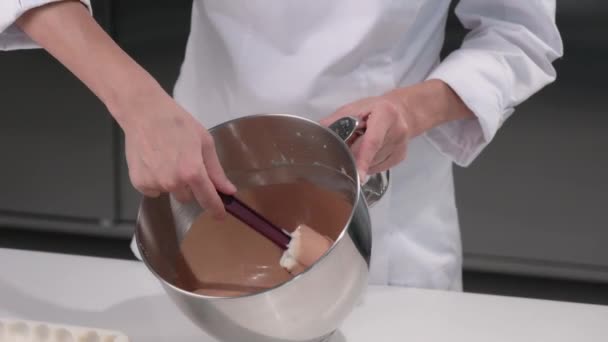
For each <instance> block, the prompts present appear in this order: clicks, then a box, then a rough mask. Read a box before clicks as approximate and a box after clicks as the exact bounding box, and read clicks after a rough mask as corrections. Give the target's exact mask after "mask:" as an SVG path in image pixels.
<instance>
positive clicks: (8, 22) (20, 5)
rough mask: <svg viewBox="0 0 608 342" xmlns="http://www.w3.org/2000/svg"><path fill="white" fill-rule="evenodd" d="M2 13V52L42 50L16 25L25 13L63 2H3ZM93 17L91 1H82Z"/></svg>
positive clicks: (53, 0) (36, 0) (47, 0)
mask: <svg viewBox="0 0 608 342" xmlns="http://www.w3.org/2000/svg"><path fill="white" fill-rule="evenodd" d="M2 1H6V3H4V4H2V5H1V6H0V8H1V9H2V11H1V13H0V51H2V50H4V51H7V50H20V49H37V48H40V46H39V45H38V44H36V43H35V42H34V41H33V40H32V39H30V37H28V36H27V35H26V34H25V33H24V32H23V31H21V29H19V28H18V27H17V26H16V25H15V24H14V23H15V21H16V20H17V19H18V18H19V17H20V16H21V15H22V14H23V13H25V12H27V11H29V10H31V9H33V8H36V7H39V6H42V5H46V4H49V3H52V2H58V1H62V0H2ZM80 2H81V3H82V4H83V5H85V6H86V7H87V9H88V10H89V13H91V15H93V8H92V7H91V0H80Z"/></svg>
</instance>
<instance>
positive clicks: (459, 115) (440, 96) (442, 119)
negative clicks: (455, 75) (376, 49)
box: [387, 79, 474, 138]
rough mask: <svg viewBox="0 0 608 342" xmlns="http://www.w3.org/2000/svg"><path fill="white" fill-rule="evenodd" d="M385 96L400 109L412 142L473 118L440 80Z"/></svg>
mask: <svg viewBox="0 0 608 342" xmlns="http://www.w3.org/2000/svg"><path fill="white" fill-rule="evenodd" d="M387 95H388V96H390V97H393V98H394V99H396V101H397V102H398V103H399V105H400V106H401V108H402V109H403V110H402V113H404V115H406V118H405V120H406V122H407V123H408V126H410V131H411V137H412V138H413V137H415V136H417V135H420V134H422V133H424V132H426V131H427V130H430V129H432V128H433V127H436V126H439V125H441V124H443V123H446V122H449V121H453V120H459V119H466V118H473V117H474V114H473V112H471V111H470V110H469V108H468V107H467V106H466V105H465V104H464V103H463V102H462V100H461V99H460V97H459V96H458V95H457V94H456V93H455V92H454V90H453V89H452V88H451V87H450V86H449V85H448V84H447V83H445V82H443V81H441V80H435V79H433V80H427V81H424V82H421V83H418V84H416V85H413V86H409V87H404V88H399V89H395V90H393V91H391V92H389V93H388V94H387Z"/></svg>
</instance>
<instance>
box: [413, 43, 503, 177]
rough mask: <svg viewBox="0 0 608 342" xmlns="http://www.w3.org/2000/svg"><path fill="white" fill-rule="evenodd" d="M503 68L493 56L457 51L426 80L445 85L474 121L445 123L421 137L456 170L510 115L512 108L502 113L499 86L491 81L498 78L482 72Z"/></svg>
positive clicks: (472, 157)
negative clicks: (468, 111) (450, 161)
mask: <svg viewBox="0 0 608 342" xmlns="http://www.w3.org/2000/svg"><path fill="white" fill-rule="evenodd" d="M473 63H474V64H473ZM503 68H504V66H503V65H502V64H501V62H500V61H499V60H498V59H496V57H494V56H488V55H487V54H485V53H483V52H481V51H470V50H469V51H458V50H457V51H454V52H453V53H452V54H450V55H449V56H448V57H447V58H446V59H445V60H444V61H443V62H442V63H441V64H439V66H438V67H437V68H436V69H435V70H434V71H433V72H431V74H430V75H429V76H428V77H427V79H438V80H441V81H443V82H445V83H446V84H448V85H449V86H450V87H451V88H452V89H453V90H454V92H455V93H456V94H457V95H458V96H459V97H460V98H461V99H462V101H463V102H464V104H465V105H466V106H467V107H468V108H469V109H470V110H471V111H472V112H473V114H474V115H475V119H472V120H471V119H468V120H457V121H451V122H447V123H445V124H442V125H440V126H437V127H435V128H433V129H431V130H429V131H427V132H426V133H425V134H424V136H425V137H426V138H427V139H428V140H429V141H430V143H431V144H432V145H433V146H434V147H435V148H437V149H438V150H439V152H441V153H442V154H444V155H446V156H448V157H449V158H450V159H452V161H453V162H454V163H456V164H457V165H459V166H468V165H470V164H471V163H472V162H473V161H474V160H475V158H477V156H478V155H479V154H480V153H481V152H482V151H483V149H484V148H485V147H486V146H487V145H488V143H489V142H490V141H491V140H492V139H493V138H494V136H495V135H496V132H497V131H498V129H499V128H500V126H501V125H502V123H503V122H504V121H505V120H506V118H507V117H508V116H509V115H511V113H513V109H512V108H508V109H503V108H504V107H503V99H502V96H501V94H502V92H501V90H500V89H497V88H496V87H497V84H500V82H495V78H497V77H501V76H502V75H495V74H494V75H491V74H487V73H484V72H483V70H496V71H500V70H503ZM480 71H481V72H480Z"/></svg>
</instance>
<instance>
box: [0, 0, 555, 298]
mask: <svg viewBox="0 0 608 342" xmlns="http://www.w3.org/2000/svg"><path fill="white" fill-rule="evenodd" d="M449 5H450V0H402V1H388V0H368V1H351V0H331V1H296V0H283V1H270V0H267V1H244V0H241V1H238V0H232V1H227V0H194V1H193V4H192V22H191V31H190V35H189V38H188V43H187V46H186V54H185V60H184V62H183V64H182V67H181V73H180V75H179V79H178V80H177V83H176V85H175V89H174V91H173V94H172V95H173V96H171V95H170V94H167V93H166V92H165V91H164V90H163V89H162V88H161V86H160V85H159V84H158V83H157V82H156V81H155V80H154V79H153V78H152V77H151V76H150V74H149V73H147V72H146V71H145V70H144V69H143V68H142V67H141V66H139V65H138V64H137V63H136V62H134V61H133V60H132V59H131V58H130V57H129V56H128V55H127V54H126V53H125V52H123V51H122V50H121V49H120V48H119V47H118V46H117V45H116V44H115V43H114V42H113V41H112V40H111V39H110V37H108V35H106V33H105V32H104V31H103V30H102V29H101V28H100V27H99V26H98V25H97V24H96V22H95V21H94V20H93V19H92V17H91V13H92V11H91V6H90V3H89V2H88V1H80V2H79V1H68V0H64V1H50V0H27V1H25V0H2V1H1V2H0V49H3V50H11V49H26V48H36V47H42V48H44V49H46V50H47V51H48V52H49V53H50V54H51V55H53V56H54V57H55V58H56V59H57V60H59V61H60V62H61V63H63V64H64V65H65V66H66V67H67V68H68V69H69V70H70V71H71V72H72V73H74V74H75V75H76V76H77V77H78V78H79V79H80V80H81V81H82V82H83V83H84V84H85V85H86V86H87V87H88V88H89V89H90V90H91V91H93V92H94V93H95V94H96V95H97V96H98V97H99V99H100V100H101V101H102V102H103V103H104V104H105V105H106V107H107V108H108V110H109V112H110V113H111V114H112V116H113V118H114V119H115V120H116V121H117V123H118V124H119V125H120V127H121V128H122V130H123V131H124V133H125V137H126V156H127V162H128V166H129V175H130V178H131V181H132V183H133V185H134V186H135V187H136V188H137V189H138V190H139V191H140V192H141V193H143V194H146V195H148V196H157V195H159V194H160V193H163V192H170V193H171V194H172V195H173V196H175V198H177V199H178V200H180V201H188V200H192V199H195V200H197V201H198V202H199V203H200V204H201V205H202V206H203V207H205V208H207V209H209V210H211V211H212V212H213V213H214V214H215V215H216V216H218V217H219V216H222V215H225V213H224V210H223V208H222V204H221V202H220V199H219V198H218V196H217V192H216V189H217V190H219V191H222V192H225V193H234V192H235V191H236V188H235V187H234V185H233V184H231V182H230V181H229V180H228V178H227V177H226V176H225V174H224V171H223V170H222V167H221V165H220V163H219V161H218V158H217V155H216V152H215V148H214V144H213V139H212V138H211V136H210V135H209V133H208V132H207V130H206V128H205V127H212V126H214V125H217V124H219V123H221V122H223V121H226V120H230V119H234V118H236V117H239V116H244V115H249V114H254V113H292V114H296V115H301V116H305V117H307V118H310V119H313V120H317V121H319V122H320V123H321V124H323V125H328V124H329V123H331V122H332V121H334V120H336V119H337V118H339V117H341V116H347V115H351V116H352V115H354V116H357V117H359V118H361V119H363V120H365V121H366V127H367V131H366V133H365V134H364V135H363V136H362V137H361V138H360V139H359V140H358V142H357V143H356V144H355V145H354V146H353V154H354V156H355V159H356V161H357V166H358V170H359V173H360V176H361V178H362V179H363V178H364V177H365V175H369V174H372V173H375V172H380V171H383V170H387V169H390V170H391V177H392V178H391V181H392V183H391V186H390V188H389V190H388V192H387V194H386V195H385V196H384V197H383V199H382V200H381V201H380V202H379V203H378V204H377V205H376V206H375V207H374V208H373V209H372V210H371V214H372V223H373V252H372V264H371V277H370V278H371V283H374V284H385V285H396V286H410V287H423V288H435V289H447V290H456V291H458V290H461V288H462V277H461V272H462V271H461V264H462V256H461V254H462V251H461V242H460V232H459V225H458V213H457V208H456V205H455V200H454V183H453V177H452V165H453V163H455V164H457V165H460V166H467V165H469V164H470V163H471V162H472V161H473V160H474V159H475V158H476V157H477V156H478V155H479V154H480V152H482V150H483V149H484V147H485V146H487V144H488V143H490V141H491V140H492V138H493V137H494V135H495V134H496V132H497V130H498V129H499V128H500V127H501V125H502V124H503V123H504V122H505V120H506V119H507V118H508V117H509V116H510V115H511V114H512V113H513V112H514V108H515V107H516V106H517V105H518V104H520V103H521V102H522V101H524V100H526V99H527V98H528V97H530V96H531V95H533V94H534V93H535V92H537V91H538V90H540V89H541V88H543V87H544V86H546V85H547V84H549V83H551V82H553V81H554V80H555V77H556V73H555V70H554V68H553V66H552V62H553V61H554V60H556V59H557V58H559V57H560V56H562V53H563V52H562V49H563V47H562V41H561V37H560V34H559V32H558V29H557V27H556V24H555V7H556V4H555V0H538V1H529V0H461V1H460V2H459V4H458V5H457V7H456V14H457V16H458V18H459V19H460V21H461V23H462V24H463V25H464V27H465V28H467V29H468V30H470V32H469V33H468V35H467V36H466V38H465V40H464V42H463V43H462V46H461V47H460V48H459V49H457V50H456V51H454V52H453V53H451V54H450V55H449V56H448V57H447V58H445V59H444V60H440V57H439V53H440V50H441V48H442V45H443V42H444V33H445V24H446V18H447V15H448V10H449ZM5 82H6V80H5ZM0 101H1V95H0ZM83 115H85V114H84V113H83ZM488 191H491V189H488Z"/></svg>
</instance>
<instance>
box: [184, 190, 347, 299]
mask: <svg viewBox="0 0 608 342" xmlns="http://www.w3.org/2000/svg"><path fill="white" fill-rule="evenodd" d="M236 196H237V197H238V198H240V199H241V200H242V201H244V202H245V203H247V204H248V205H249V206H251V207H252V208H253V209H255V210H257V211H258V212H260V214H262V215H264V216H265V217H267V218H268V219H269V220H270V221H272V222H273V223H275V224H276V225H278V226H279V227H282V228H283V229H285V230H287V231H289V232H292V231H293V230H295V229H296V227H297V226H298V225H299V224H306V225H308V226H309V227H312V228H313V229H315V230H316V231H317V232H318V233H320V234H323V235H326V236H328V237H329V238H331V239H332V240H334V241H335V240H336V239H337V237H338V236H339V235H340V233H341V231H342V229H343V228H344V226H345V225H346V223H347V222H348V218H349V216H350V214H351V211H352V208H353V206H352V201H351V200H350V199H347V198H346V196H345V195H343V194H341V193H339V192H335V191H331V190H328V189H325V188H322V187H320V186H317V185H314V184H312V183H310V182H307V181H304V180H302V181H298V182H294V183H286V184H273V185H266V186H259V187H254V188H249V189H244V190H242V191H240V192H239V193H237V194H236ZM180 250H181V252H182V255H181V258H178V260H177V265H176V267H177V271H178V282H177V283H178V286H180V287H181V288H183V289H186V290H188V291H192V292H196V293H199V294H204V295H208V296H220V297H231V296H239V295H244V294H250V293H255V292H259V291H262V290H265V289H268V288H271V287H275V286H277V285H279V284H281V283H283V282H286V281H288V280H290V279H291V278H292V277H293V276H292V275H291V274H290V273H289V272H287V271H286V270H285V269H284V268H282V267H281V266H280V265H279V260H280V258H281V255H282V253H283V251H282V250H281V249H280V248H278V247H277V246H275V245H274V244H273V243H272V242H270V241H268V240H267V239H266V238H265V237H263V236H261V235H259V234H258V233H257V232H255V231H254V230H253V229H251V228H249V227H247V226H246V225H244V224H243V223H241V222H240V221H239V220H237V219H235V218H234V217H232V216H230V215H228V217H226V219H224V220H222V221H218V220H215V219H213V218H212V217H211V215H209V214H208V213H206V212H203V213H202V214H201V215H200V216H199V217H198V218H197V219H196V220H195V221H194V223H193V224H192V226H191V228H190V230H189V231H188V232H187V233H186V236H185V238H184V240H183V241H182V243H181V246H180Z"/></svg>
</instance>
